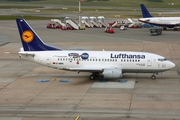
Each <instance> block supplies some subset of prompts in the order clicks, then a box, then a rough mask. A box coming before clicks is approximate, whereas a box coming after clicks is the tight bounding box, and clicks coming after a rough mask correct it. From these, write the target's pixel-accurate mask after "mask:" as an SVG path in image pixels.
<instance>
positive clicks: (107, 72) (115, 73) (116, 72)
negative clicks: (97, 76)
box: [102, 68, 122, 78]
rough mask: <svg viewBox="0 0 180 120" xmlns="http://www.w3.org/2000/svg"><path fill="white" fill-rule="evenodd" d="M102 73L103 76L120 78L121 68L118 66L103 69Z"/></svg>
mask: <svg viewBox="0 0 180 120" xmlns="http://www.w3.org/2000/svg"><path fill="white" fill-rule="evenodd" d="M102 75H103V76H104V78H121V77H122V70H121V69H118V68H113V69H104V72H103V73H102Z"/></svg>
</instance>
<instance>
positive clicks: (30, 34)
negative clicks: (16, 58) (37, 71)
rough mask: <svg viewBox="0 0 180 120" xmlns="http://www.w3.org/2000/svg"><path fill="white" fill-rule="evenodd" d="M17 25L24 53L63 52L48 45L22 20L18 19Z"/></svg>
mask: <svg viewBox="0 0 180 120" xmlns="http://www.w3.org/2000/svg"><path fill="white" fill-rule="evenodd" d="M16 23H17V26H18V30H19V34H20V38H21V42H22V45H23V49H24V51H49V50H61V49H58V48H55V47H52V46H49V45H46V44H45V43H44V42H43V41H42V40H41V39H40V37H39V36H38V35H37V34H36V32H35V31H34V30H33V29H32V28H31V26H30V25H29V24H28V23H27V22H26V20H24V19H22V18H17V19H16Z"/></svg>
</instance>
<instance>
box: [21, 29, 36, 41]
mask: <svg viewBox="0 0 180 120" xmlns="http://www.w3.org/2000/svg"><path fill="white" fill-rule="evenodd" d="M33 38H34V35H33V33H32V32H31V31H29V30H26V31H24V32H23V34H22V39H23V41H24V42H26V43H29V42H31V41H32V40H33Z"/></svg>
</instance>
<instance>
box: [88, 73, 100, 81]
mask: <svg viewBox="0 0 180 120" xmlns="http://www.w3.org/2000/svg"><path fill="white" fill-rule="evenodd" d="M98 76H99V73H92V74H91V75H90V76H89V79H90V80H95V79H96V77H98Z"/></svg>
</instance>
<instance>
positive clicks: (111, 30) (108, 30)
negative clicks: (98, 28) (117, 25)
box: [105, 26, 114, 33]
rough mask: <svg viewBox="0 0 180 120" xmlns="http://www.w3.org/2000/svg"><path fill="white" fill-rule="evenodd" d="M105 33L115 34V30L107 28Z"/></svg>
mask: <svg viewBox="0 0 180 120" xmlns="http://www.w3.org/2000/svg"><path fill="white" fill-rule="evenodd" d="M105 32H106V33H114V29H113V28H112V26H110V27H106V28H105Z"/></svg>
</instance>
